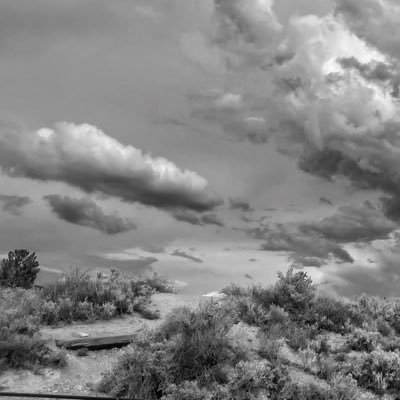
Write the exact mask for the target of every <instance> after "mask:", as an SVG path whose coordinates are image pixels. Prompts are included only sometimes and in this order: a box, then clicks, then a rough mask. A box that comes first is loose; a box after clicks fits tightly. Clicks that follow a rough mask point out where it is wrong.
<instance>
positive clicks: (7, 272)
mask: <svg viewBox="0 0 400 400" xmlns="http://www.w3.org/2000/svg"><path fill="white" fill-rule="evenodd" d="M38 273H39V263H38V261H37V260H36V254H35V253H30V252H29V251H28V250H25V249H20V250H14V251H10V252H9V253H8V257H7V258H5V259H3V261H2V262H1V265H0V285H3V286H9V287H22V288H25V289H29V288H31V287H32V286H33V283H34V282H35V279H36V276H37V274H38Z"/></svg>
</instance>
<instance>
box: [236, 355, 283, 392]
mask: <svg viewBox="0 0 400 400" xmlns="http://www.w3.org/2000/svg"><path fill="white" fill-rule="evenodd" d="M287 377H288V375H287V370H286V368H285V367H284V366H282V365H279V366H272V365H271V364H270V363H269V362H267V361H265V360H261V361H242V362H239V363H238V364H237V365H236V367H235V370H234V373H233V376H232V379H231V380H230V383H229V390H230V395H231V397H230V398H232V399H238V400H252V399H255V398H258V396H259V395H262V396H263V398H268V399H274V398H277V397H276V396H277V394H278V393H279V392H281V391H282V389H283V387H284V386H285V383H286V381H287V379H288V378H287Z"/></svg>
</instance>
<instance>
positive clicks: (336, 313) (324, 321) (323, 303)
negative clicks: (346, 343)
mask: <svg viewBox="0 0 400 400" xmlns="http://www.w3.org/2000/svg"><path fill="white" fill-rule="evenodd" d="M305 321H306V322H307V323H308V324H313V325H315V327H316V329H317V330H326V331H329V332H335V333H346V332H348V331H349V329H350V325H351V324H354V325H356V326H361V324H362V322H363V318H362V316H361V314H360V313H357V312H356V310H355V309H354V308H353V307H352V305H351V304H346V303H344V302H343V301H341V300H337V299H334V298H331V297H327V296H318V297H317V298H315V299H314V301H313V302H312V306H311V307H310V308H309V310H308V311H307V313H306V315H305Z"/></svg>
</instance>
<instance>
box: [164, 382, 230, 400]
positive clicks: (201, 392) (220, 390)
mask: <svg viewBox="0 0 400 400" xmlns="http://www.w3.org/2000/svg"><path fill="white" fill-rule="evenodd" d="M161 399H162V400H183V399H188V400H217V399H218V400H230V399H232V398H231V397H230V394H229V390H228V388H226V387H225V386H221V385H217V384H214V385H212V387H211V388H210V387H209V388H205V387H201V386H200V385H199V383H198V382H197V381H185V382H182V383H181V384H179V385H175V384H171V385H169V386H168V387H167V388H166V389H165V394H164V396H163V397H162V398H161Z"/></svg>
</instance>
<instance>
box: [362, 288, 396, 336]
mask: <svg viewBox="0 0 400 400" xmlns="http://www.w3.org/2000/svg"><path fill="white" fill-rule="evenodd" d="M357 307H358V309H359V310H360V312H361V313H362V314H363V315H364V316H365V317H366V318H369V319H370V320H372V321H376V320H378V319H380V320H383V321H386V322H387V323H388V324H389V326H391V327H392V328H393V329H394V330H395V331H396V333H400V298H398V297H391V298H382V297H377V296H368V295H366V294H363V295H361V296H360V297H359V298H358V299H357Z"/></svg>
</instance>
